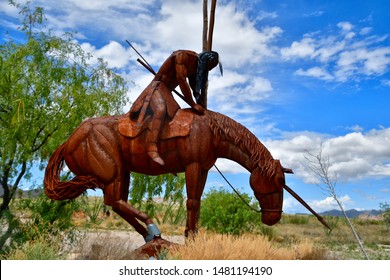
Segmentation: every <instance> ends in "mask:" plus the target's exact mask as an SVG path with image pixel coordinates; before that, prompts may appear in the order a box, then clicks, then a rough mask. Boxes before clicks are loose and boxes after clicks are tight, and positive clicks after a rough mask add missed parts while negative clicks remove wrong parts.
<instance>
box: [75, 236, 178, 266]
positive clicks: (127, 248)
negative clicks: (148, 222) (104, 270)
mask: <svg viewBox="0 0 390 280" xmlns="http://www.w3.org/2000/svg"><path fill="white" fill-rule="evenodd" d="M82 234H83V236H82V238H81V239H80V240H81V241H80V242H79V244H78V245H77V246H76V247H75V248H74V249H73V250H72V253H71V254H70V255H69V259H73V260H74V259H84V260H88V259H91V260H94V259H129V258H130V259H131V256H132V252H133V251H134V250H136V249H138V248H139V247H141V246H142V245H144V244H145V241H144V239H143V237H142V236H141V235H139V234H138V233H137V232H134V231H119V230H98V231H88V232H84V233H82ZM162 238H164V239H165V240H168V241H170V242H173V243H176V244H184V239H185V238H184V235H183V236H164V235H163V236H162Z"/></svg>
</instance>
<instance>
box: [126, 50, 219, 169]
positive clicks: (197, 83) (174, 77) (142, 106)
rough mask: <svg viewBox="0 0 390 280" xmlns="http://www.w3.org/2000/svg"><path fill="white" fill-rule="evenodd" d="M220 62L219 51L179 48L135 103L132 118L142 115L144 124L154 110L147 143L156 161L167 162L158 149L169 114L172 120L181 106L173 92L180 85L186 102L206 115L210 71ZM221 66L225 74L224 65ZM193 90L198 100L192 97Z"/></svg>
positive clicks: (140, 117) (139, 122)
mask: <svg viewBox="0 0 390 280" xmlns="http://www.w3.org/2000/svg"><path fill="white" fill-rule="evenodd" d="M218 63H219V57H218V53H216V52H213V51H207V52H202V53H200V54H199V55H198V54H197V53H196V52H193V51H189V50H179V51H175V52H173V53H172V55H171V56H170V57H168V59H167V60H166V61H165V62H164V63H163V65H162V66H161V68H160V70H159V71H158V72H157V74H156V76H155V77H154V79H153V80H152V82H151V83H150V84H149V85H148V86H147V87H146V88H145V89H144V91H143V92H142V93H141V94H140V96H139V97H138V98H137V100H136V101H135V102H134V103H133V105H132V107H131V109H130V117H131V118H136V117H138V124H141V123H142V121H143V117H144V115H143V114H145V112H146V110H148V112H150V111H151V114H152V123H151V131H150V132H149V133H148V134H147V136H146V142H147V145H148V146H147V153H148V156H149V157H150V158H151V159H153V160H154V161H155V162H157V163H159V164H161V165H164V161H163V159H162V158H161V157H160V155H159V153H158V148H157V142H158V140H159V135H160V130H161V127H162V124H163V121H164V119H165V117H166V115H168V117H169V119H172V118H173V117H174V115H175V114H176V112H177V110H178V109H179V108H180V106H179V104H178V103H177V102H176V100H175V99H174V98H173V96H172V91H173V90H174V89H175V88H176V87H177V86H179V87H180V90H181V92H182V93H183V95H184V99H185V101H186V102H187V103H188V104H189V105H190V106H191V108H192V109H193V110H195V111H196V112H197V113H199V114H203V113H204V103H203V101H204V100H205V97H204V94H205V87H206V83H207V76H208V71H210V70H211V69H213V68H214V67H215V66H217V65H218ZM220 69H221V74H222V66H221V64H220ZM187 78H188V82H187ZM191 89H192V92H193V95H194V97H195V99H196V101H197V103H195V102H194V100H193V99H192V94H191ZM202 106H203V107H202ZM142 111H143V112H142Z"/></svg>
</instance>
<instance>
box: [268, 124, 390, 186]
mask: <svg viewBox="0 0 390 280" xmlns="http://www.w3.org/2000/svg"><path fill="white" fill-rule="evenodd" d="M389 141H390V128H384V129H379V130H371V131H368V132H366V133H363V132H352V133H348V134H346V135H343V136H338V137H330V136H327V135H321V134H315V133H306V132H301V133H297V134H296V135H285V138H284V139H283V140H269V141H266V142H265V145H266V146H267V147H268V148H269V149H270V151H271V153H272V154H273V156H274V157H275V158H279V159H281V162H282V164H283V165H284V166H285V167H288V168H292V169H293V170H294V173H295V175H296V176H298V177H300V178H301V179H302V180H304V181H305V182H306V183H318V178H317V177H316V175H315V174H314V173H313V172H312V171H311V170H310V169H309V168H308V161H307V159H306V158H305V156H306V157H309V158H310V156H309V155H308V153H307V152H310V153H312V154H315V155H316V154H318V152H319V150H320V147H321V145H322V156H323V158H329V164H330V165H329V175H330V176H331V177H332V176H336V175H337V178H338V181H350V180H359V179H361V178H368V177H376V178H381V177H386V176H389V175H390V164H389V158H390V146H389V145H388V143H389Z"/></svg>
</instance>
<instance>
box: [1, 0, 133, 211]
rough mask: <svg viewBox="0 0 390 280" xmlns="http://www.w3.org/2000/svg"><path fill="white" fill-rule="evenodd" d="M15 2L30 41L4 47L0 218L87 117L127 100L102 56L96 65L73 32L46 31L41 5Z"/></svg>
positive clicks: (116, 108)
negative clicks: (22, 186)
mask: <svg viewBox="0 0 390 280" xmlns="http://www.w3.org/2000/svg"><path fill="white" fill-rule="evenodd" d="M10 5H13V6H15V7H16V8H18V9H19V11H20V12H19V13H20V15H21V17H23V20H22V22H21V26H20V27H19V30H20V31H21V32H23V33H24V34H25V40H24V42H23V43H18V42H16V41H14V40H12V38H8V39H7V40H5V41H4V42H3V43H2V44H1V45H0V92H1V96H0V135H1V137H0V184H1V187H2V188H3V189H4V196H3V201H2V203H1V205H0V217H1V216H2V213H3V212H4V211H5V210H7V209H8V207H9V203H10V201H11V199H12V198H13V196H14V194H15V192H16V190H17V188H18V186H19V184H20V181H21V179H22V178H23V177H28V175H29V169H30V168H31V166H32V165H33V164H40V165H41V168H43V166H44V164H45V161H46V160H47V158H48V157H49V156H50V155H51V153H52V152H53V150H54V149H55V148H56V147H57V146H58V145H59V144H60V143H62V142H63V141H65V140H66V138H67V137H68V136H69V135H70V133H71V132H72V131H73V130H74V128H75V127H76V126H78V125H79V124H80V123H81V122H82V121H83V120H84V119H85V118H87V117H92V116H100V115H107V114H114V113H119V112H120V111H121V108H123V106H124V104H125V102H126V101H127V99H126V92H127V87H126V84H125V82H124V80H123V78H121V77H120V76H118V75H116V74H115V73H114V72H113V70H111V69H109V68H108V66H107V64H106V63H105V62H103V60H101V59H99V61H98V63H97V65H93V66H91V65H90V64H89V63H88V61H89V58H90V55H89V54H87V53H85V52H84V51H83V49H82V48H81V47H80V45H78V44H77V43H76V42H75V40H74V38H73V35H72V34H70V33H66V34H63V35H61V36H55V35H53V34H52V33H51V32H50V31H49V30H46V29H45V26H44V22H45V17H44V11H43V9H42V8H39V7H38V8H35V9H32V8H30V6H29V3H27V4H26V5H25V6H20V5H18V4H15V3H14V2H13V1H10Z"/></svg>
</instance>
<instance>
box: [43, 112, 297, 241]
mask: <svg viewBox="0 0 390 280" xmlns="http://www.w3.org/2000/svg"><path fill="white" fill-rule="evenodd" d="M147 129H148V126H147V120H145V122H144V125H143V126H142V127H137V126H136V125H135V122H133V123H132V122H131V121H130V118H129V115H128V114H125V115H120V116H107V117H98V118H93V119H88V120H86V121H84V122H83V123H82V124H81V125H80V126H79V127H78V128H77V129H76V130H75V131H74V132H73V134H72V135H71V136H70V137H69V139H68V140H67V141H66V142H65V143H63V144H62V145H61V146H60V147H59V148H57V150H56V151H55V152H54V153H53V155H52V156H51V158H50V160H49V162H48V165H47V168H46V172H45V177H44V185H45V193H46V195H47V196H48V197H49V198H51V199H55V200H65V199H74V198H76V197H77V196H79V195H80V194H82V193H83V192H84V191H85V190H86V189H91V188H92V189H94V188H101V189H102V190H103V193H104V203H105V204H106V205H108V206H111V207H112V209H113V211H115V212H116V213H117V214H119V215H120V216H121V217H122V218H123V219H125V220H126V221H127V222H128V223H129V224H131V225H132V226H133V227H134V228H135V230H136V231H137V232H138V233H139V234H141V235H142V236H143V237H144V238H145V241H146V242H148V241H150V240H152V239H153V238H154V237H155V236H159V234H160V232H159V230H158V229H157V228H156V226H155V225H154V224H153V222H152V220H151V219H150V218H149V217H148V216H147V215H146V214H145V213H143V212H141V211H139V210H138V209H136V208H135V207H133V206H132V205H130V204H129V203H128V202H127V201H128V194H129V183H130V172H131V171H134V172H138V173H143V174H147V175H159V174H165V173H173V174H175V173H178V172H185V177H186V191H187V224H186V229H185V235H186V236H188V235H189V234H190V233H194V232H196V227H197V222H198V219H199V211H200V200H201V195H202V193H203V189H204V186H205V183H206V179H207V174H208V172H209V170H210V168H211V167H212V166H213V165H214V163H215V161H216V160H217V158H227V159H231V160H233V161H235V162H237V163H239V164H240V165H242V166H243V167H244V168H246V169H247V170H248V171H249V172H250V173H251V175H250V185H251V188H252V189H253V192H254V195H255V197H256V198H257V199H258V201H259V202H260V207H261V209H262V222H263V223H265V224H267V225H273V224H275V223H276V222H278V221H279V220H280V218H281V213H282V206H283V188H284V187H285V177H284V172H290V173H291V172H292V171H291V170H289V169H285V168H283V167H282V165H281V164H280V162H279V160H275V159H274V158H273V157H272V156H271V153H270V152H269V151H268V150H267V148H266V147H265V146H264V145H263V144H262V143H261V142H260V141H259V140H258V139H257V138H256V137H255V136H254V135H253V134H252V133H251V132H250V131H249V130H248V129H247V128H245V127H244V126H242V125H241V124H239V123H237V122H236V121H234V120H232V119H230V118H229V117H227V116H225V115H222V114H219V113H216V112H212V111H209V110H205V113H204V115H199V114H197V113H195V112H194V111H192V110H191V109H180V110H179V111H178V112H177V114H176V116H175V118H174V119H173V120H172V121H171V122H169V123H168V121H166V122H165V124H164V126H163V128H162V131H163V133H162V135H161V139H160V141H159V143H158V149H159V151H160V154H161V157H162V158H163V159H164V162H165V165H160V164H158V163H156V162H154V161H153V160H151V159H150V158H149V157H148V156H147V152H146V147H145V146H146V145H145V134H146V131H147ZM64 161H65V163H66V164H67V166H68V168H69V169H70V170H71V171H72V172H73V173H74V174H75V175H76V176H75V177H74V178H73V179H72V180H71V181H64V182H61V180H60V172H61V169H62V166H63V162H64ZM141 223H144V224H145V225H146V227H145V226H144V225H142V224H141Z"/></svg>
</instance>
